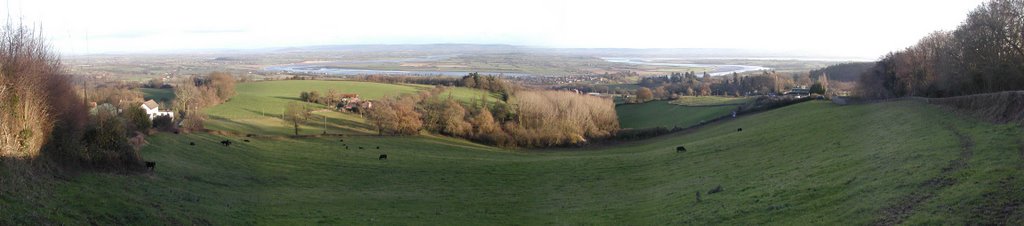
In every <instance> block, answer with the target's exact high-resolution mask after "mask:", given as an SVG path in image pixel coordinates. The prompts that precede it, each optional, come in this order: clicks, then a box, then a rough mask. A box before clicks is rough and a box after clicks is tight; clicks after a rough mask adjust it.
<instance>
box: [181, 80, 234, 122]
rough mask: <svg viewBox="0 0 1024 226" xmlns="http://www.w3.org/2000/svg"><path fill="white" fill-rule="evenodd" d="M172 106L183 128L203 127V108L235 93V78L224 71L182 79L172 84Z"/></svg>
mask: <svg viewBox="0 0 1024 226" xmlns="http://www.w3.org/2000/svg"><path fill="white" fill-rule="evenodd" d="M174 95H175V98H174V103H173V108H174V110H175V111H176V113H177V114H176V115H177V117H178V118H180V120H181V122H182V123H181V124H182V127H183V128H184V129H191V130H196V129H203V121H205V120H206V114H204V113H203V112H202V110H203V109H205V108H207V107H210V106H214V105H217V104H220V103H223V102H225V101H228V100H229V99H231V97H232V96H234V95H235V78H234V76H232V75H231V74H228V73H226V72H213V73H210V74H209V75H206V76H193V77H189V78H186V79H182V80H180V81H178V82H177V84H176V85H174Z"/></svg>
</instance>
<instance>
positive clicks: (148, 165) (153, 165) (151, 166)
mask: <svg viewBox="0 0 1024 226" xmlns="http://www.w3.org/2000/svg"><path fill="white" fill-rule="evenodd" d="M146 168H147V169H149V171H153V169H155V168H156V162H150V161H146Z"/></svg>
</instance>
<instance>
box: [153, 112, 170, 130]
mask: <svg viewBox="0 0 1024 226" xmlns="http://www.w3.org/2000/svg"><path fill="white" fill-rule="evenodd" d="M153 128H156V129H157V130H160V131H171V130H173V129H174V119H173V118H171V116H168V115H160V116H156V117H153Z"/></svg>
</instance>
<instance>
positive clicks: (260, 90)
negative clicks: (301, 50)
mask: <svg viewBox="0 0 1024 226" xmlns="http://www.w3.org/2000/svg"><path fill="white" fill-rule="evenodd" d="M430 88H431V86H426V85H414V84H382V83H370V82H357V81H315V80H290V81H270V82H251V83H239V84H238V85H237V87H236V88H235V89H236V92H237V95H236V96H235V97H233V98H231V100H230V101H228V102H225V103H223V104H220V105H217V106H215V107H212V108H210V109H207V110H206V114H207V115H208V116H209V120H208V121H207V122H206V123H205V125H206V127H207V128H209V129H214V130H223V131H233V132H240V133H253V134H264V135H293V134H294V130H293V129H292V127H290V126H289V125H288V124H287V123H285V122H284V121H283V120H281V119H280V117H281V114H282V112H283V111H284V109H285V106H287V104H288V103H289V102H299V103H302V102H301V101H300V100H299V93H300V92H302V91H312V90H317V91H319V92H320V93H326V92H327V90H328V89H335V90H337V91H338V92H339V93H355V94H359V96H360V97H361V98H362V99H370V100H373V99H379V98H383V97H385V96H390V97H395V96H398V95H401V94H407V93H415V92H418V91H422V90H428V89H430ZM448 93H451V96H452V98H455V99H457V100H460V101H470V100H472V99H479V98H480V97H481V96H487V97H488V98H491V99H490V100H489V101H496V100H497V97H496V96H495V95H493V94H489V93H487V92H484V91H480V90H475V89H469V88H463V87H452V88H449V89H448V90H447V91H446V93H443V94H441V96H443V97H447V95H448ZM307 105H308V106H309V107H310V108H313V109H324V108H325V106H323V105H318V104H307ZM314 115H315V116H313V117H311V118H310V120H309V121H308V122H306V123H305V124H304V125H302V126H301V129H300V130H301V131H300V134H320V133H322V132H323V131H324V125H325V124H326V129H327V132H328V133H341V134H371V133H373V130H372V128H370V127H369V126H368V125H366V124H365V123H364V121H363V118H362V117H361V116H359V115H358V114H353V113H340V112H336V111H329V110H321V111H316V112H314ZM325 119H326V122H325Z"/></svg>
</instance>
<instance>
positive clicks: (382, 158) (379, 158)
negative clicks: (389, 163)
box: [377, 154, 388, 160]
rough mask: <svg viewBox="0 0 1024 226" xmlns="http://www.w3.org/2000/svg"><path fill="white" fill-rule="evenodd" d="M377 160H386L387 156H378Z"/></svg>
mask: <svg viewBox="0 0 1024 226" xmlns="http://www.w3.org/2000/svg"><path fill="white" fill-rule="evenodd" d="M377 160H388V155H387V154H380V157H377Z"/></svg>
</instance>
